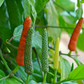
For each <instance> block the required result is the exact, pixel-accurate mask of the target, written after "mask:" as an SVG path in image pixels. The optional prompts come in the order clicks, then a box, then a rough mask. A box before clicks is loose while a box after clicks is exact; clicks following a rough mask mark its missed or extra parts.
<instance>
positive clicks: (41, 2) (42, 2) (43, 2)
mask: <svg viewBox="0 0 84 84" xmlns="http://www.w3.org/2000/svg"><path fill="white" fill-rule="evenodd" d="M48 1H49V0H36V2H35V8H36V11H37V13H39V12H40V11H41V10H42V8H43V7H44V6H45V5H46V3H47V2H48Z"/></svg>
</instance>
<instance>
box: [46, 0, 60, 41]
mask: <svg viewBox="0 0 84 84" xmlns="http://www.w3.org/2000/svg"><path fill="white" fill-rule="evenodd" d="M46 18H47V21H48V25H49V26H58V24H59V23H58V13H57V10H56V8H55V6H54V4H53V1H52V0H50V1H49V2H48V3H47V5H46ZM47 30H48V37H52V38H53V40H54V41H56V38H57V37H60V33H61V29H60V28H48V29H47Z"/></svg>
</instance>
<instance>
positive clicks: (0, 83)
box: [0, 70, 6, 84]
mask: <svg viewBox="0 0 84 84" xmlns="http://www.w3.org/2000/svg"><path fill="white" fill-rule="evenodd" d="M3 77H5V73H4V72H3V71H2V70H0V79H1V78H3ZM0 84H6V80H5V79H3V80H1V81H0Z"/></svg>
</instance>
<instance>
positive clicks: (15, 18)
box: [0, 0, 37, 45]
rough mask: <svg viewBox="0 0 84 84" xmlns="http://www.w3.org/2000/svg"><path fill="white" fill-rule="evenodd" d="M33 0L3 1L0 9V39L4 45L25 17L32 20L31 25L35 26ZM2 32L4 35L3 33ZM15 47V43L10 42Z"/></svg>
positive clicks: (35, 14)
mask: <svg viewBox="0 0 84 84" xmlns="http://www.w3.org/2000/svg"><path fill="white" fill-rule="evenodd" d="M33 2H34V0H33V1H32V2H31V1H30V0H19V1H17V0H12V1H10V0H5V1H4V3H3V4H2V6H1V7H0V37H1V38H2V40H3V42H4V43H6V39H10V38H11V37H12V35H13V31H14V29H15V28H16V27H17V26H18V25H22V24H23V22H24V19H25V17H26V16H30V17H31V19H32V25H34V24H35V20H36V16H37V13H36V11H35V7H34V3H33ZM3 32H4V33H3ZM12 43H13V44H14V45H16V43H15V41H12Z"/></svg>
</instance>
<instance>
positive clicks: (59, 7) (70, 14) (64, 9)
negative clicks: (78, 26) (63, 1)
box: [54, 2, 74, 17]
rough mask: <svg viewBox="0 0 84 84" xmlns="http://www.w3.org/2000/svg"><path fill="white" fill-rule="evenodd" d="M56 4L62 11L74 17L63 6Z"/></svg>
mask: <svg viewBox="0 0 84 84" xmlns="http://www.w3.org/2000/svg"><path fill="white" fill-rule="evenodd" d="M54 4H55V5H57V6H58V7H59V8H61V9H62V10H64V11H66V12H67V13H68V14H69V15H70V16H72V17H74V16H73V15H71V13H70V12H69V11H67V10H66V9H65V8H63V7H62V6H60V5H59V4H57V3H56V2H54Z"/></svg>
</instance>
